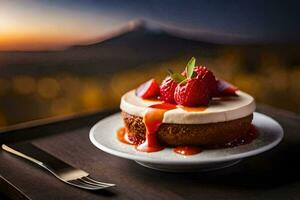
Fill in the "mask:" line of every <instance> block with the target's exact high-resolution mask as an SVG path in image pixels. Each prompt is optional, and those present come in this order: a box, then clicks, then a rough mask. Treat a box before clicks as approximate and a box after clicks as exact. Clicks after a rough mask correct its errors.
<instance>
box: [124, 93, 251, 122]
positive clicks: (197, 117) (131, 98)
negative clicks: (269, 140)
mask: <svg viewBox="0 0 300 200" xmlns="http://www.w3.org/2000/svg"><path fill="white" fill-rule="evenodd" d="M236 93H237V95H238V96H236V97H230V98H228V99H226V100H217V99H213V100H212V101H211V102H210V104H209V106H208V107H207V108H206V109H205V110H203V111H192V112H191V111H185V110H183V109H182V108H180V107H178V108H176V109H173V110H168V111H167V112H165V114H164V118H163V123H171V124H207V123H216V122H224V121H230V120H235V119H238V118H242V117H246V116H248V115H250V114H252V113H253V112H254V110H255V101H254V98H253V97H252V96H250V95H249V94H247V93H245V92H242V91H237V92H236ZM158 103H162V102H161V101H151V100H145V99H142V98H140V97H137V96H136V95H135V90H131V91H129V92H127V93H126V94H124V95H123V96H122V98H121V105H120V108H121V110H122V111H124V112H126V113H128V114H131V115H135V116H139V117H143V115H144V113H145V111H146V109H147V107H148V106H150V105H153V104H158Z"/></svg>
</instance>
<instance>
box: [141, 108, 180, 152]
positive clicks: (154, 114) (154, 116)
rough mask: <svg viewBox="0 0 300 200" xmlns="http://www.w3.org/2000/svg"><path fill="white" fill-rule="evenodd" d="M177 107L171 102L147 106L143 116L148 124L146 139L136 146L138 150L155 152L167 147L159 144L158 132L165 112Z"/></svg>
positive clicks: (146, 124)
mask: <svg viewBox="0 0 300 200" xmlns="http://www.w3.org/2000/svg"><path fill="white" fill-rule="evenodd" d="M176 108H177V107H176V105H174V104H169V103H161V104H154V105H151V106H149V107H148V108H147V110H146V113H145V115H144V118H143V122H144V124H145V126H146V140H145V142H144V143H142V144H140V145H138V146H136V149H137V150H138V151H142V152H155V151H160V150H163V149H164V148H165V147H164V146H161V145H160V144H159V142H158V140H157V134H156V133H157V130H158V129H159V126H160V125H161V124H162V121H163V118H164V114H165V112H167V111H168V110H172V109H176Z"/></svg>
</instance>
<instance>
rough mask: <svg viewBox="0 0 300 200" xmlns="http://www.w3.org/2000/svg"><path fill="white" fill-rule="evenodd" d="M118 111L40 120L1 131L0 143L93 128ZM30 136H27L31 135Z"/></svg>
mask: <svg viewBox="0 0 300 200" xmlns="http://www.w3.org/2000/svg"><path fill="white" fill-rule="evenodd" d="M118 111H119V110H118V109H110V110H103V111H99V112H90V113H83V114H79V115H73V116H67V117H63V118H53V119H45V120H38V121H36V122H33V123H26V124H24V125H21V126H15V127H12V128H10V129H7V130H6V131H2V132H1V131H0V141H1V143H2V144H4V143H12V142H19V141H24V140H30V139H34V138H39V137H45V136H48V135H51V134H56V133H59V132H61V131H66V130H72V129H76V128H80V127H86V126H91V125H93V124H94V123H96V122H97V121H99V120H100V119H102V118H104V117H106V116H108V115H111V114H113V113H116V112H118ZM29 132H30V134H26V133H29Z"/></svg>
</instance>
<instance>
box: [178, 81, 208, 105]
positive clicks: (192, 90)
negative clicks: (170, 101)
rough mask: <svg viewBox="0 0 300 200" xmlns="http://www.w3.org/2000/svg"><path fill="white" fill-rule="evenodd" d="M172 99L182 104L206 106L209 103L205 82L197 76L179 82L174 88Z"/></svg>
mask: <svg viewBox="0 0 300 200" xmlns="http://www.w3.org/2000/svg"><path fill="white" fill-rule="evenodd" d="M174 99H175V101H176V103H177V104H179V105H183V106H189V107H196V106H206V105H208V103H209V100H210V94H209V92H208V89H207V87H206V84H205V82H204V81H203V80H202V79H201V78H200V77H199V76H197V77H195V78H191V79H189V80H187V81H186V82H185V83H181V84H179V85H178V86H177V87H176V89H175V93H174Z"/></svg>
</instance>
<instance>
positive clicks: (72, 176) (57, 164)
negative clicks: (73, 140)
mask: <svg viewBox="0 0 300 200" xmlns="http://www.w3.org/2000/svg"><path fill="white" fill-rule="evenodd" d="M1 147H2V149H3V150H5V151H7V152H9V153H12V154H14V155H16V156H19V157H22V158H24V159H26V160H29V161H31V162H33V163H35V164H37V165H39V166H40V167H42V168H44V169H46V170H47V171H49V172H50V173H51V174H53V175H54V176H55V177H56V178H58V179H59V180H61V181H63V182H65V183H67V184H69V185H72V186H75V187H79V188H82V189H87V190H100V189H104V188H108V187H112V186H115V184H112V183H104V182H100V181H97V180H95V179H93V178H91V176H90V175H89V173H87V172H85V171H83V170H81V169H77V168H74V167H72V166H70V165H69V164H67V163H65V162H63V161H61V160H59V159H57V158H55V157H53V156H52V155H50V154H48V153H46V152H44V151H42V150H41V149H39V148H37V147H35V146H33V145H32V144H30V143H25V144H22V145H18V146H16V145H15V147H14V148H12V146H8V145H5V144H2V146H1ZM25 152H26V153H27V155H26V154H25Z"/></svg>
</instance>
